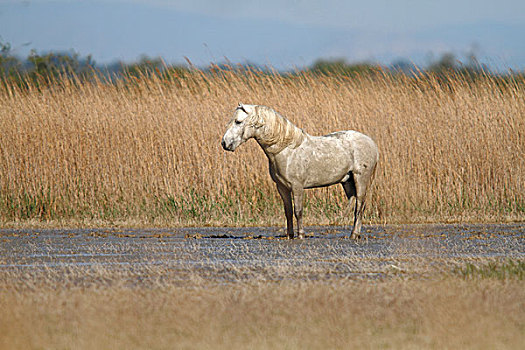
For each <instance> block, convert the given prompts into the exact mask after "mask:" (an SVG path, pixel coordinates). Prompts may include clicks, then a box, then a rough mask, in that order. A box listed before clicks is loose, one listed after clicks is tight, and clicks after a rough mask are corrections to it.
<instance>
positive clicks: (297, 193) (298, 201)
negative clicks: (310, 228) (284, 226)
mask: <svg viewBox="0 0 525 350" xmlns="http://www.w3.org/2000/svg"><path fill="white" fill-rule="evenodd" d="M292 193H293V206H294V211H295V219H296V220H297V234H298V236H299V238H300V239H302V238H304V228H303V195H304V189H303V188H296V189H293V190H292Z"/></svg>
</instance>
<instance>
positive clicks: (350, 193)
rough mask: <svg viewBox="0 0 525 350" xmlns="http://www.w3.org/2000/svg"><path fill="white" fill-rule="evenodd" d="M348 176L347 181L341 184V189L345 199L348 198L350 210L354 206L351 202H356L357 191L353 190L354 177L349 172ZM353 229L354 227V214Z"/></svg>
mask: <svg viewBox="0 0 525 350" xmlns="http://www.w3.org/2000/svg"><path fill="white" fill-rule="evenodd" d="M348 175H349V176H350V177H349V178H348V180H346V181H345V182H343V183H342V185H343V189H344V191H345V194H346V198H348V207H349V209H350V210H351V209H352V207H353V204H354V203H353V202H355V201H356V197H357V191H356V188H355V181H354V175H353V174H352V173H351V172H350V173H349V174H348ZM354 227H355V214H354Z"/></svg>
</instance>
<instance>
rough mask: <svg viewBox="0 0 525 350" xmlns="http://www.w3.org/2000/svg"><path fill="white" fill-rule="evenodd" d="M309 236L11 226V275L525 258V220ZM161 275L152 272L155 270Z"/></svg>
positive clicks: (327, 274)
mask: <svg viewBox="0 0 525 350" xmlns="http://www.w3.org/2000/svg"><path fill="white" fill-rule="evenodd" d="M306 231H307V232H306V233H307V236H306V238H305V239H303V240H298V239H296V240H286V239H285V237H284V235H283V231H282V229H277V228H268V227H260V228H182V229H34V230H32V229H29V230H28V229H25V230H17V229H2V230H0V278H1V276H2V274H4V275H5V274H9V275H10V276H11V277H12V276H13V274H18V273H19V274H20V275H21V276H23V275H27V273H35V271H37V272H38V271H43V270H45V271H47V272H49V271H53V270H56V271H62V272H63V271H65V270H68V269H78V268H84V269H99V270H100V269H103V270H104V271H106V272H107V271H122V270H125V271H127V273H128V275H129V274H130V273H131V274H133V273H134V272H136V275H137V276H139V275H140V276H142V277H140V279H137V280H136V281H135V283H138V282H137V281H139V280H141V279H144V278H145V279H147V278H148V271H151V269H152V268H155V267H159V268H162V269H163V270H162V273H159V272H158V271H156V272H155V273H156V274H157V278H159V275H161V277H162V278H166V279H172V280H173V279H175V280H176V279H179V280H180V281H184V280H188V279H195V278H199V279H205V280H224V281H241V280H250V279H251V280H253V279H255V280H257V279H259V280H268V279H270V280H283V279H297V278H299V279H318V278H333V277H337V278H375V277H382V276H388V275H393V274H406V275H417V276H424V275H425V274H428V273H430V272H432V273H435V272H436V271H438V272H439V271H441V270H447V269H448V270H450V269H453V268H454V267H455V266H460V265H461V264H463V263H465V262H474V263H475V262H483V261H491V260H498V259H500V260H501V259H519V260H522V259H525V224H468V225H400V226H383V225H376V226H366V227H364V229H363V237H364V239H362V240H361V241H359V242H355V241H353V240H350V239H348V238H346V237H348V235H349V233H350V231H349V229H348V228H345V227H332V226H330V227H308V228H307V230H306ZM150 275H151V273H150Z"/></svg>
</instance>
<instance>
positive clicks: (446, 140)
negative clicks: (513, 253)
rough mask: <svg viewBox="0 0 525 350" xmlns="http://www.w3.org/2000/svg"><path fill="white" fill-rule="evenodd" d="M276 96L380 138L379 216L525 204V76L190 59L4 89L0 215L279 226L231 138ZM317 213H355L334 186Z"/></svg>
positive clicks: (309, 216)
mask: <svg viewBox="0 0 525 350" xmlns="http://www.w3.org/2000/svg"><path fill="white" fill-rule="evenodd" d="M239 101H242V102H244V103H255V104H264V105H268V106H271V107H273V108H275V109H276V110H277V111H279V112H281V113H282V114H283V115H285V116H287V117H288V118H289V119H290V120H292V121H293V122H294V123H295V124H297V125H298V126H300V127H302V128H303V129H305V130H306V131H308V132H310V133H312V134H325V133H328V132H331V131H335V130H346V129H355V130H359V131H362V132H364V133H366V134H369V135H370V136H371V137H372V138H373V139H375V140H376V142H377V143H378V145H379V147H380V150H381V160H380V166H379V169H378V173H377V176H376V184H375V186H374V189H373V195H372V197H371V199H370V202H371V203H369V205H368V208H369V210H368V212H367V213H368V218H369V220H370V221H373V222H405V221H408V222H424V221H434V220H438V221H454V220H470V221H496V220H497V221H507V220H523V219H524V215H525V179H524V178H523V174H525V157H524V152H523V150H524V149H525V81H524V78H523V77H514V78H509V79H507V80H503V79H502V78H497V77H490V76H486V77H480V78H479V79H477V80H475V81H471V80H466V79H464V78H462V77H459V76H452V77H449V79H448V80H447V81H446V83H444V82H443V81H441V80H439V79H438V78H436V77H433V76H427V77H425V78H409V77H403V76H398V77H391V76H388V75H384V76H374V77H370V76H368V77H356V78H348V79H347V78H342V77H337V76H315V75H313V74H310V73H301V74H300V75H298V76H282V75H279V74H273V75H272V74H263V73H258V72H251V71H246V72H238V71H216V72H215V73H206V74H205V73H203V72H200V71H194V72H193V73H191V74H187V75H185V76H181V77H179V76H172V77H170V79H164V78H161V77H156V76H152V77H143V78H142V79H139V78H130V79H128V80H127V81H121V82H118V83H117V84H113V85H112V84H105V83H103V82H101V81H95V82H83V83H79V82H78V81H75V80H67V79H64V80H63V81H58V82H56V83H55V84H51V86H49V87H47V88H40V89H36V87H34V86H33V87H31V86H30V87H29V89H28V90H27V91H21V90H20V89H19V88H17V87H16V86H14V85H9V84H7V85H5V86H4V85H2V87H1V88H0V135H1V137H0V175H1V176H0V221H1V222H3V223H4V224H6V223H7V222H15V221H30V220H37V221H54V222H57V221H58V222H59V223H60V222H62V223H64V224H66V225H71V224H74V223H77V224H80V225H85V224H93V223H94V224H95V225H97V224H98V223H99V222H106V223H107V222H109V223H110V224H111V223H113V222H117V221H123V222H128V223H131V224H133V225H136V224H147V225H192V224H195V225H202V224H204V223H207V224H221V225H226V224H230V225H236V224H256V225H262V224H265V225H267V224H282V222H283V220H284V219H283V218H282V215H281V212H282V208H281V204H280V199H279V198H278V195H277V192H276V190H275V189H274V186H273V184H272V182H271V180H270V178H269V176H268V174H267V161H266V159H265V157H264V155H263V153H262V152H261V151H260V150H259V149H258V147H257V145H256V144H255V142H250V143H248V144H247V145H245V146H243V147H242V148H241V149H240V150H239V151H238V152H235V154H227V153H226V152H224V151H223V150H222V149H221V147H220V138H221V136H222V133H223V132H224V126H225V123H226V122H227V120H228V119H229V118H230V116H231V113H232V109H233V108H234V107H235V105H236V104H237V103H238V102H239ZM308 193H309V194H308V196H307V200H306V206H307V207H306V210H307V213H306V218H305V219H306V220H307V224H334V223H337V224H345V223H348V222H349V219H348V218H347V213H348V212H345V211H344V210H343V209H344V208H345V207H346V203H345V200H344V196H343V195H342V191H341V189H340V188H338V187H332V188H328V189H320V190H312V191H308Z"/></svg>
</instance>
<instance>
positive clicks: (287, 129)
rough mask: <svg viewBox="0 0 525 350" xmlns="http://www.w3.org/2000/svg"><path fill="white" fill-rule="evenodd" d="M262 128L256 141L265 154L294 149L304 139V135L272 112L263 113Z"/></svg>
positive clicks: (300, 130) (286, 120)
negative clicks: (288, 148)
mask: <svg viewBox="0 0 525 350" xmlns="http://www.w3.org/2000/svg"><path fill="white" fill-rule="evenodd" d="M263 118H264V126H263V127H262V128H261V131H260V132H259V135H257V137H256V140H257V142H258V143H259V145H260V146H261V147H262V149H263V150H264V151H265V153H266V154H267V155H268V154H277V153H279V152H281V151H282V150H283V149H285V148H287V147H291V148H296V147H298V146H299V145H300V144H301V143H302V142H303V141H304V139H305V138H306V133H305V132H304V131H303V130H302V129H300V128H298V127H297V126H295V125H294V124H293V123H292V122H290V121H289V120H288V119H286V118H284V117H283V116H281V115H279V114H278V113H276V112H274V111H265V115H264V116H263Z"/></svg>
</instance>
